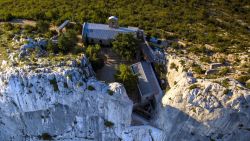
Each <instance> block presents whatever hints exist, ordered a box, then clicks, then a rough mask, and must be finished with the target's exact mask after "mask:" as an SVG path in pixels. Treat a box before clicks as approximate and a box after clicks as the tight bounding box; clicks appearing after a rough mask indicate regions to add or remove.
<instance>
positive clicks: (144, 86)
mask: <svg viewBox="0 0 250 141" xmlns="http://www.w3.org/2000/svg"><path fill="white" fill-rule="evenodd" d="M131 68H132V71H133V73H134V74H137V75H138V87H139V90H140V93H141V95H142V96H150V95H157V94H160V93H161V88H160V86H159V83H158V80H157V78H156V76H155V73H154V70H153V68H152V66H151V64H150V63H148V62H144V61H143V62H138V63H135V64H133V65H132V66H131Z"/></svg>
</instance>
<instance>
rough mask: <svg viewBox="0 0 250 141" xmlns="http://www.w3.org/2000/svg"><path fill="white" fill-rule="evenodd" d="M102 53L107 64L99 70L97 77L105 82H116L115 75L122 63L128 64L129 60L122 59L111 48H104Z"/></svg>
mask: <svg viewBox="0 0 250 141" xmlns="http://www.w3.org/2000/svg"><path fill="white" fill-rule="evenodd" d="M101 54H102V56H103V57H104V58H105V59H104V60H105V62H104V63H105V65H104V67H103V68H102V69H100V70H98V71H97V73H96V77H97V78H98V80H101V81H105V82H108V83H110V82H114V81H115V78H114V75H115V73H116V70H117V68H118V67H119V65H120V64H122V63H124V64H127V63H128V62H127V61H125V60H123V59H121V58H120V57H119V56H118V55H117V54H115V53H114V52H113V51H112V49H111V48H102V49H101Z"/></svg>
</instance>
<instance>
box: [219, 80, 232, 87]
mask: <svg viewBox="0 0 250 141" xmlns="http://www.w3.org/2000/svg"><path fill="white" fill-rule="evenodd" d="M228 81H229V80H228V79H224V80H223V81H222V82H221V85H222V86H223V87H226V88H228V87H229V86H230V85H229V83H228Z"/></svg>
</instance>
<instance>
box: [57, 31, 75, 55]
mask: <svg viewBox="0 0 250 141" xmlns="http://www.w3.org/2000/svg"><path fill="white" fill-rule="evenodd" d="M76 43H77V37H76V32H75V31H73V30H68V31H67V32H66V33H64V34H62V35H60V36H59V38H58V48H59V49H60V51H62V52H63V53H68V52H69V51H72V50H74V48H75V46H76Z"/></svg>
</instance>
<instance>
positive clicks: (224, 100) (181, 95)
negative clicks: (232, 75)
mask: <svg viewBox="0 0 250 141" xmlns="http://www.w3.org/2000/svg"><path fill="white" fill-rule="evenodd" d="M172 62H174V63H175V64H177V65H178V68H179V69H178V71H177V70H176V69H169V70H168V71H169V73H168V75H167V77H168V82H169V83H170V86H171V89H170V90H169V91H167V93H166V94H165V96H164V97H163V99H162V104H163V107H159V112H158V113H159V115H157V118H156V120H155V122H156V125H157V126H158V127H159V128H161V129H163V130H164V131H165V133H166V135H167V139H166V140H169V141H172V140H178V141H196V140H201V141H206V140H207V141H211V140H218V141H235V140H239V141H248V140H249V138H250V130H249V129H250V104H249V103H250V91H249V89H246V88H244V87H243V86H242V85H241V84H240V83H238V82H237V81H235V80H233V79H227V80H226V81H227V86H222V85H223V84H222V81H223V80H219V79H218V80H205V79H196V78H194V77H193V76H192V74H191V73H186V72H183V71H182V70H183V68H182V66H181V65H180V64H179V63H178V62H179V61H178V58H175V57H169V65H170V64H171V63H172ZM168 68H170V67H169V66H168ZM174 76H176V77H174Z"/></svg>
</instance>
